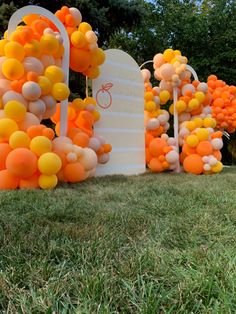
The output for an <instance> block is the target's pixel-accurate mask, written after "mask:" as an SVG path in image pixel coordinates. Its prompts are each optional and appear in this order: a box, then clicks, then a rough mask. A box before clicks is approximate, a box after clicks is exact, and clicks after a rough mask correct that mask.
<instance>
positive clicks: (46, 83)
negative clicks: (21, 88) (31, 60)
mask: <svg viewBox="0 0 236 314" xmlns="http://www.w3.org/2000/svg"><path fill="white" fill-rule="evenodd" d="M38 84H39V86H40V88H41V95H48V94H49V93H50V92H51V89H52V82H51V81H50V80H49V78H47V77H46V76H43V75H40V76H39V77H38Z"/></svg>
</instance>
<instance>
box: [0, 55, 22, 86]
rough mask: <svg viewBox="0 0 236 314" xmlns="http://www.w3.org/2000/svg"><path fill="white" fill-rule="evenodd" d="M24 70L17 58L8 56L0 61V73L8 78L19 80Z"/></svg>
mask: <svg viewBox="0 0 236 314" xmlns="http://www.w3.org/2000/svg"><path fill="white" fill-rule="evenodd" d="M24 71H25V70H24V67H23V65H22V63H20V61H19V60H17V59H13V58H9V59H7V60H5V61H4V62H3V63H2V73H3V75H4V76H5V77H6V78H7V79H8V80H12V81H14V80H19V79H20V78H21V77H22V76H23V75H24Z"/></svg>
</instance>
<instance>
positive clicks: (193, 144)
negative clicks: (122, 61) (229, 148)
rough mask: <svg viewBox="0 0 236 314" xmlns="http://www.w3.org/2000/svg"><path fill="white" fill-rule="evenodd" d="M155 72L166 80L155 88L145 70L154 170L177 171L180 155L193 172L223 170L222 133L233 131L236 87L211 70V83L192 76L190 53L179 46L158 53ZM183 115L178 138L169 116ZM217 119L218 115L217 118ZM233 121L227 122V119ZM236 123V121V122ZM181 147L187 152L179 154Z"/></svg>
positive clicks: (150, 155)
mask: <svg viewBox="0 0 236 314" xmlns="http://www.w3.org/2000/svg"><path fill="white" fill-rule="evenodd" d="M153 66H154V77H155V78H156V79H157V80H158V81H160V82H159V85H158V86H156V87H152V84H151V83H150V78H151V73H150V71H148V70H147V69H143V70H142V75H143V79H144V88H145V96H144V98H145V109H144V110H145V111H144V112H145V126H146V163H147V165H148V167H149V168H150V170H151V171H152V172H162V171H164V170H176V169H177V167H178V161H179V160H180V162H181V164H182V165H183V169H184V170H185V171H186V172H189V173H192V174H202V173H204V174H211V173H218V172H220V171H221V170H222V168H223V165H222V163H221V161H220V160H221V158H222V156H221V153H220V149H221V148H222V147H223V141H222V135H223V134H222V132H221V131H217V130H216V129H217V128H219V127H220V128H221V129H222V128H227V131H228V132H230V131H231V132H233V131H234V128H235V126H236V122H235V121H234V118H235V117H234V115H233V116H232V117H231V116H230V114H234V112H235V110H236V109H235V108H236V107H235V105H236V102H235V101H236V98H235V96H236V87H235V86H228V85H226V83H224V82H223V81H220V80H218V79H217V77H215V76H213V75H211V76H209V78H208V83H204V82H199V81H198V80H195V81H191V72H190V71H189V69H190V68H189V66H188V65H187V58H186V57H184V56H182V55H181V52H180V51H179V50H175V51H174V50H173V49H166V50H165V51H164V53H163V54H161V53H159V54H157V55H155V56H154V58H153ZM175 89H176V91H177V97H178V98H177V101H176V102H175V103H172V104H171V105H170V107H169V112H170V114H172V115H174V113H175V110H176V112H177V114H178V134H177V136H178V142H177V141H176V139H174V138H169V136H168V135H167V134H166V132H167V130H168V129H169V123H168V121H169V115H168V112H167V111H166V110H163V109H161V106H163V105H166V104H167V102H168V101H173V98H174V92H173V91H174V90H175ZM215 118H216V119H215ZM226 120H227V122H226ZM234 125H235V126H234ZM178 146H180V148H181V153H180V154H178Z"/></svg>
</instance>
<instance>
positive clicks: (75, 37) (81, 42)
mask: <svg viewBox="0 0 236 314" xmlns="http://www.w3.org/2000/svg"><path fill="white" fill-rule="evenodd" d="M70 39H71V43H72V45H73V46H75V47H76V48H82V47H84V46H85V45H86V39H85V37H84V34H83V33H82V32H81V31H75V32H73V33H72V35H71V38H70Z"/></svg>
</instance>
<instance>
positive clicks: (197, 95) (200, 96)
mask: <svg viewBox="0 0 236 314" xmlns="http://www.w3.org/2000/svg"><path fill="white" fill-rule="evenodd" d="M194 97H195V98H196V99H197V100H198V101H199V102H200V104H201V103H202V102H203V101H204V100H205V99H206V96H205V94H204V93H203V92H196V93H195V94H194Z"/></svg>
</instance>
